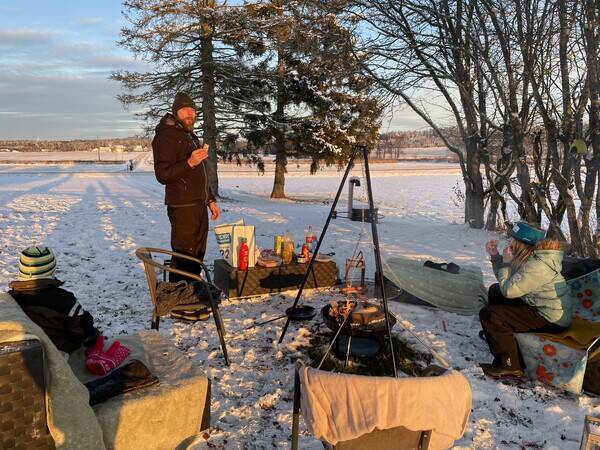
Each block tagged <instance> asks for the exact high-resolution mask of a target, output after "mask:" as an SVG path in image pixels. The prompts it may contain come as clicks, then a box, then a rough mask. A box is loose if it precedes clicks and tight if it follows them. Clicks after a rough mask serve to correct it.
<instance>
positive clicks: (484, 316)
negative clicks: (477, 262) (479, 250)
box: [479, 222, 573, 378]
mask: <svg viewBox="0 0 600 450" xmlns="http://www.w3.org/2000/svg"><path fill="white" fill-rule="evenodd" d="M510 236H511V240H510V243H509V245H508V246H507V247H506V248H505V249H504V251H503V252H502V255H500V254H499V253H498V241H496V240H491V241H489V242H488V243H487V244H486V251H487V252H488V254H489V255H490V256H491V261H492V267H493V269H494V274H495V275H496V278H497V279H498V283H496V284H493V285H492V286H490V288H489V291H488V305H487V306H486V307H484V308H483V309H482V310H481V311H480V312H479V320H480V321H481V326H482V327H483V331H484V334H485V338H486V340H487V343H488V345H489V347H490V351H491V352H492V354H493V355H494V361H493V362H492V363H491V364H481V368H482V369H483V372H484V373H485V374H486V375H487V376H490V377H494V378H500V377H503V376H516V377H521V376H522V375H523V366H522V363H521V357H520V354H519V348H518V346H517V340H516V338H515V333H524V332H544V333H558V332H560V331H562V330H564V329H565V328H566V327H568V326H569V324H570V323H571V318H572V315H573V310H572V300H571V291H570V289H569V287H568V286H567V284H566V282H565V279H564V278H563V276H562V275H561V273H560V272H561V268H562V259H563V254H564V252H563V250H562V248H561V247H562V246H561V244H560V242H558V241H556V240H553V239H544V237H545V232H544V231H543V230H540V229H538V228H535V227H533V226H531V225H529V224H527V223H525V222H518V223H517V224H516V225H515V226H514V227H513V229H512V231H511V234H510Z"/></svg>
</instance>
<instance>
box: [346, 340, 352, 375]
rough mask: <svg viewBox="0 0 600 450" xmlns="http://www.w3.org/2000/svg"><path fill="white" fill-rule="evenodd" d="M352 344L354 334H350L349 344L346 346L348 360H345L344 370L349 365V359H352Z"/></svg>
mask: <svg viewBox="0 0 600 450" xmlns="http://www.w3.org/2000/svg"><path fill="white" fill-rule="evenodd" d="M351 345H352V335H350V336H348V346H347V347H346V362H344V370H346V367H347V366H348V360H349V359H350V346H351Z"/></svg>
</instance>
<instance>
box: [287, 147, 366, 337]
mask: <svg viewBox="0 0 600 450" xmlns="http://www.w3.org/2000/svg"><path fill="white" fill-rule="evenodd" d="M356 153H358V147H355V148H354V149H353V150H352V153H351V154H350V159H349V160H348V166H347V167H346V171H345V172H344V176H343V177H342V182H341V183H340V187H339V188H338V191H337V194H336V195H335V199H334V200H333V204H332V205H331V210H330V211H329V215H328V216H327V220H326V221H325V225H324V226H323V231H322V232H321V236H319V240H318V241H317V247H316V248H315V251H314V253H313V256H312V258H310V261H309V263H308V268H307V269H306V273H305V274H304V279H303V280H302V283H301V284H300V288H299V289H298V294H297V295H296V299H295V300H294V304H293V305H292V309H291V311H290V314H289V315H288V318H287V320H286V322H285V325H284V326H283V330H282V331H281V336H280V337H279V343H280V344H281V343H282V342H283V338H284V337H285V333H286V332H287V329H288V326H289V325H290V320H291V318H292V316H293V315H294V313H295V312H296V306H297V305H298V301H299V300H300V296H301V295H302V291H303V290H304V285H305V284H306V280H308V276H309V274H310V272H311V271H312V268H313V265H314V262H315V256H316V255H317V254H318V253H319V249H320V248H321V242H323V238H324V237H325V233H326V232H327V228H328V227H329V222H331V218H332V217H333V213H334V212H335V207H336V206H337V203H338V200H339V199H340V194H341V193H342V189H343V188H344V184H345V183H346V178H348V174H349V173H350V169H351V168H352V164H353V163H354V157H355V155H356Z"/></svg>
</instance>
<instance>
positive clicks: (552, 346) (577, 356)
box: [516, 270, 600, 394]
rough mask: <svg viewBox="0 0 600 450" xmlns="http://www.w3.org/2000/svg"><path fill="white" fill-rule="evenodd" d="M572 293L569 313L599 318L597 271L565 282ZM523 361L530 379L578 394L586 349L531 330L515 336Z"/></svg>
mask: <svg viewBox="0 0 600 450" xmlns="http://www.w3.org/2000/svg"><path fill="white" fill-rule="evenodd" d="M567 284H568V285H569V286H570V287H571V291H572V292H573V316H574V317H577V318H580V319H584V320H589V321H591V322H598V321H600V270H596V271H594V272H590V273H588V274H586V275H583V276H581V277H579V278H575V279H573V280H569V281H567ZM516 337H517V342H518V343H519V349H520V350H521V354H522V355H523V359H524V361H525V367H526V368H525V373H526V374H527V376H528V377H529V378H531V379H533V380H538V381H540V382H543V383H547V384H551V385H553V386H556V387H559V388H561V389H564V390H566V391H569V392H573V393H574V394H579V393H581V390H582V388H583V380H584V375H585V370H586V366H587V362H588V352H589V350H590V349H591V348H592V347H594V346H597V345H598V344H599V340H596V341H595V342H594V343H593V344H592V345H591V346H590V347H589V348H588V349H585V350H581V349H576V348H571V347H568V346H566V345H564V344H562V343H558V342H554V341H551V340H549V339H547V338H546V337H544V336H540V335H537V334H535V333H518V334H517V335H516Z"/></svg>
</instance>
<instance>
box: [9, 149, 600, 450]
mask: <svg viewBox="0 0 600 450" xmlns="http://www.w3.org/2000/svg"><path fill="white" fill-rule="evenodd" d="M149 162H150V161H147V160H145V159H144V158H141V159H140V160H139V161H138V166H137V167H136V170H135V171H134V172H133V173H124V172H113V173H110V172H104V173H102V172H101V171H103V170H104V171H107V170H112V169H110V166H107V167H100V166H96V167H95V170H94V171H93V173H90V172H88V173H85V172H83V173H82V172H81V171H80V169H81V168H82V167H87V166H89V165H82V166H77V165H75V166H60V165H57V166H55V167H54V170H53V171H51V172H48V171H47V168H46V166H45V165H44V166H42V165H40V166H32V165H31V164H28V165H26V166H14V165H11V166H9V165H4V166H3V165H0V230H1V235H0V283H1V284H2V285H4V286H6V284H7V283H8V282H9V281H10V280H12V279H14V278H15V277H16V272H17V256H16V255H17V254H18V252H19V251H20V250H21V249H22V248H24V247H26V246H28V245H30V244H34V243H37V244H45V245H48V246H50V247H51V248H52V249H53V250H54V251H55V253H56V254H57V257H58V273H57V276H58V277H59V278H61V279H63V280H64V281H66V285H65V287H66V288H67V289H70V290H72V291H74V292H75V293H76V295H77V296H78V297H79V299H80V301H81V303H82V304H83V305H84V307H85V308H86V309H88V310H89V311H90V312H91V313H92V314H93V315H94V317H95V318H96V320H97V322H98V325H99V327H100V328H101V329H102V330H103V331H104V332H105V334H106V335H109V336H111V335H112V336H114V335H117V334H121V333H131V332H135V331H137V330H141V329H144V328H149V322H150V312H149V311H150V300H149V298H148V292H147V286H146V281H145V279H144V275H143V270H142V267H141V265H140V263H139V262H138V260H137V259H136V257H135V255H134V250H135V248H137V247H140V246H156V247H163V248H169V223H168V219H167V216H166V210H165V206H164V205H163V187H162V186H161V185H159V184H158V183H157V182H156V180H155V178H154V175H153V173H152V171H151V166H150V165H149ZM83 170H86V169H85V168H84V169H83ZM372 172H373V189H374V195H375V201H376V203H377V205H378V206H379V208H380V212H381V213H383V214H384V215H385V218H384V219H383V221H382V222H381V224H380V225H379V236H380V240H381V248H382V252H383V253H384V255H387V256H390V255H404V256H408V257H411V258H415V259H431V258H433V259H436V260H444V261H454V262H456V263H458V264H459V265H460V264H461V263H481V264H482V265H483V266H482V267H483V269H484V273H485V278H486V282H487V283H491V282H493V274H492V272H491V267H490V265H489V263H487V262H485V260H486V258H485V252H484V250H483V246H484V243H485V242H486V240H488V239H490V238H493V237H495V235H493V234H491V233H488V232H484V231H477V230H470V229H468V228H466V227H465V226H464V224H462V204H461V203H460V201H459V199H458V197H457V195H456V194H455V192H454V190H453V188H454V187H455V186H456V185H457V184H458V186H459V187H461V184H462V181H461V176H460V171H459V169H458V166H456V165H452V164H431V163H430V164H427V163H398V164H385V165H373V171H372ZM353 174H354V175H357V176H361V170H360V166H359V167H357V168H356V170H355V171H354V173H353ZM219 176H220V180H221V187H222V194H223V195H224V196H225V197H226V199H225V200H222V201H221V202H220V204H221V208H222V211H223V217H222V219H221V221H220V222H222V223H228V222H232V221H235V220H237V219H239V218H244V220H245V221H246V223H248V224H253V225H255V226H256V229H257V241H258V244H259V246H264V247H270V246H272V242H273V239H272V236H273V235H274V234H282V233H284V232H286V230H287V231H289V232H290V233H291V234H293V235H294V237H295V238H296V239H297V240H298V239H302V238H303V236H304V234H305V230H306V227H307V226H308V225H312V226H313V228H315V229H316V230H317V231H318V230H319V229H320V228H321V227H322V225H323V224H324V222H325V218H326V215H327V212H328V211H329V208H330V204H331V201H332V199H333V197H334V194H335V191H336V189H337V187H338V185H339V180H340V178H341V173H338V172H336V171H335V170H325V171H322V172H320V173H319V174H317V175H315V176H309V175H308V174H307V173H306V172H304V171H303V170H302V167H300V168H297V167H295V166H294V165H292V166H291V167H290V173H289V175H288V177H287V181H286V191H287V193H288V195H289V196H291V197H292V198H293V199H294V200H286V201H274V200H270V199H269V198H268V197H269V193H270V190H271V187H272V176H270V175H269V174H267V175H265V176H258V175H257V174H256V172H255V170H254V169H251V168H244V169H243V170H240V169H239V168H236V167H235V166H226V167H223V168H222V170H220V173H219ZM363 185H364V183H363ZM361 189H362V188H361ZM361 189H359V191H358V193H357V196H359V197H360V196H361V195H362V194H363V193H362V191H361ZM345 191H346V189H344V196H343V197H342V199H341V202H340V205H339V207H338V209H339V210H345V209H346V203H345V202H346V199H345ZM211 225H212V224H211ZM364 231H365V234H364V238H363V243H362V244H363V249H364V250H366V251H365V254H366V255H367V257H368V259H367V267H368V270H369V272H370V276H371V277H372V273H373V271H374V263H373V258H372V252H370V251H369V248H370V247H369V236H370V233H369V228H368V227H366V228H365V230H364ZM360 234H361V227H360V225H359V224H357V223H355V222H350V221H348V220H346V219H336V220H334V221H332V223H331V226H330V229H329V231H328V233H327V236H326V240H325V241H324V244H323V245H324V249H323V251H324V252H325V253H327V252H335V259H336V261H337V263H338V265H343V263H344V261H345V259H346V257H348V256H350V255H351V254H352V252H353V250H354V248H355V245H356V242H357V240H358V237H359V236H360ZM216 256H217V246H216V243H215V240H214V238H213V236H212V233H211V235H210V237H209V246H208V253H207V260H208V261H212V260H214V259H215V257H216ZM329 296H330V293H328V292H320V293H310V294H309V295H306V296H304V298H305V299H306V300H305V301H306V302H307V303H311V304H314V305H315V306H319V305H322V304H323V303H324V302H325V301H326V300H327V298H328V297H329ZM293 298H294V293H290V294H288V295H275V296H271V297H263V298H254V299H250V300H225V301H224V302H223V304H222V314H223V317H224V320H225V325H226V328H227V331H228V338H227V343H228V347H229V350H230V357H231V360H232V365H231V367H226V366H225V365H224V362H223V358H222V355H221V351H220V348H219V345H218V338H217V334H216V330H215V327H214V323H213V322H212V321H210V322H199V323H196V324H193V325H189V324H184V323H180V322H175V321H173V320H171V319H169V318H165V319H163V321H162V322H161V329H160V332H161V333H162V334H164V335H165V336H166V337H168V338H169V339H171V340H172V342H173V343H174V345H176V346H177V347H178V348H180V349H181V350H182V351H183V352H185V354H186V355H187V356H188V357H189V358H192V359H193V360H194V361H195V362H196V363H197V364H199V365H201V366H203V367H204V368H205V370H206V373H207V374H208V376H210V377H211V378H212V380H213V391H212V425H213V428H212V429H211V431H210V436H205V437H200V438H198V439H197V441H196V442H195V443H194V444H193V446H192V447H193V448H194V449H207V448H219V449H255V448H256V449H263V448H289V436H290V430H291V412H292V401H291V389H292V384H293V361H294V360H295V358H297V357H298V355H299V354H300V353H299V352H298V347H299V346H301V345H304V344H306V342H307V341H308V339H309V338H310V335H311V333H313V332H314V331H315V330H316V328H317V321H318V319H317V318H315V319H314V320H313V321H312V322H310V323H301V324H294V323H292V324H291V326H290V329H289V330H288V333H287V336H286V340H285V342H284V344H283V345H277V339H278V336H279V333H280V331H281V327H282V325H283V323H282V322H274V323H271V324H269V325H266V326H264V327H259V328H254V329H251V330H246V328H247V327H248V325H250V324H252V323H253V321H254V320H256V319H258V320H266V319H269V318H272V317H275V316H277V315H279V314H281V313H282V312H283V311H284V310H285V308H287V307H288V306H289V305H290V304H291V302H292V301H293ZM391 308H392V310H393V311H394V312H395V313H396V314H397V315H399V316H400V317H401V318H402V321H403V322H402V324H403V326H404V327H406V328H410V329H411V330H413V331H414V332H416V333H417V334H418V335H419V337H420V338H422V339H424V340H425V341H427V342H429V343H431V345H433V346H434V348H435V349H436V350H437V351H438V352H439V353H440V354H441V355H442V356H444V357H445V359H447V360H448V361H449V362H450V364H451V365H452V366H453V367H455V368H456V369H459V370H461V371H462V373H463V374H465V375H466V376H467V378H468V379H469V381H470V383H471V386H472V389H473V396H474V399H473V412H472V414H471V418H470V423H469V426H468V428H467V431H466V433H465V436H464V437H463V439H461V440H460V441H459V442H457V443H456V447H455V448H459V449H495V448H501V449H521V448H527V449H557V450H558V449H577V448H579V440H580V437H581V430H582V425H583V419H584V416H585V414H596V415H599V414H600V400H599V399H597V398H593V397H588V396H581V397H573V396H569V395H566V394H563V393H560V392H558V391H556V390H554V389H551V388H547V387H544V386H538V385H532V384H529V383H527V384H524V385H522V386H508V385H504V384H499V383H496V382H494V381H492V380H489V379H486V378H485V377H484V376H483V374H482V372H481V370H480V369H479V367H478V362H487V361H490V360H491V358H490V356H489V353H488V350H487V346H486V344H485V342H483V341H481V340H480V339H479V338H478V337H477V332H478V330H479V329H480V327H479V323H478V320H477V318H476V317H465V316H459V315H456V314H453V313H447V312H443V311H439V310H430V309H425V308H422V307H417V306H411V305H406V304H400V303H392V304H391ZM394 331H395V333H398V334H399V335H401V336H402V337H403V338H405V339H406V340H408V341H410V342H413V343H414V345H415V348H418V349H419V350H423V349H422V348H420V347H419V345H418V344H417V343H416V342H415V341H414V338H412V337H411V336H410V335H408V334H407V333H406V332H403V331H401V328H400V327H399V326H396V328H395V329H394ZM300 446H301V448H303V449H304V448H311V449H318V448H322V447H321V446H320V444H319V443H318V442H317V441H315V440H314V439H312V438H311V437H310V436H308V435H306V434H303V435H302V436H301V441H300Z"/></svg>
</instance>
